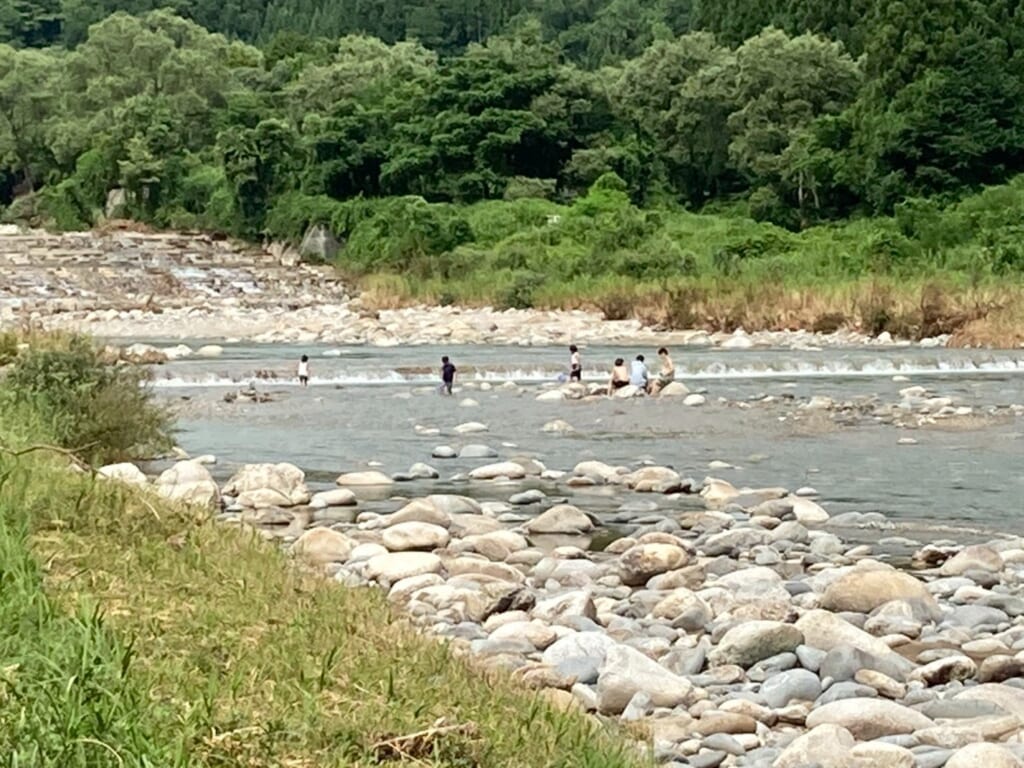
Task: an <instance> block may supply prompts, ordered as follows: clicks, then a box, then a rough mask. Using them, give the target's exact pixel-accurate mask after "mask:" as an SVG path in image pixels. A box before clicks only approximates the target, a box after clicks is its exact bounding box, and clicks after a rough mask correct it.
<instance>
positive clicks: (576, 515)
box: [523, 504, 594, 534]
mask: <svg viewBox="0 0 1024 768" xmlns="http://www.w3.org/2000/svg"><path fill="white" fill-rule="evenodd" d="M523 530H524V531H526V532H527V533H537V534H540V533H561V534H576V533H589V532H590V531H592V530H594V521H593V520H591V519H590V517H589V516H588V515H587V514H586V513H585V512H583V511H582V510H580V509H579V508H577V507H574V506H572V505H571V504H556V505H555V506H553V507H552V508H551V509H549V510H547V511H546V512H543V513H541V514H540V515H538V516H537V517H535V518H533V519H532V520H528V521H527V522H525V523H524V524H523Z"/></svg>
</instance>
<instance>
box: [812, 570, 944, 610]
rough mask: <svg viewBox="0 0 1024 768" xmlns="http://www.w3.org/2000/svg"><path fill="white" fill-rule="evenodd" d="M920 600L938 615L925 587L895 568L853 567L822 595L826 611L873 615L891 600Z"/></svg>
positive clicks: (936, 606)
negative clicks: (874, 611)
mask: <svg viewBox="0 0 1024 768" xmlns="http://www.w3.org/2000/svg"><path fill="white" fill-rule="evenodd" d="M914 599H917V600H921V601H923V602H924V603H925V604H927V605H928V606H929V608H931V609H932V610H933V611H934V613H935V614H939V606H938V603H936V602H935V598H934V597H932V595H931V593H930V592H929V591H928V589H927V587H925V585H924V584H923V583H922V582H920V581H918V580H917V579H915V578H914V577H913V576H911V575H909V574H907V573H903V572H902V571H897V570H896V569H895V568H888V567H885V568H882V569H875V568H872V569H866V568H854V569H852V570H850V571H849V572H847V573H846V574H844V575H843V576H840V577H839V578H838V579H836V580H835V581H834V582H832V584H830V585H829V587H828V588H827V589H826V590H825V593H824V594H823V595H822V596H821V607H822V608H824V609H825V610H827V611H854V612H856V613H870V612H871V611H873V610H874V609H875V608H878V607H879V606H880V605H884V604H885V603H888V602H890V601H892V600H914Z"/></svg>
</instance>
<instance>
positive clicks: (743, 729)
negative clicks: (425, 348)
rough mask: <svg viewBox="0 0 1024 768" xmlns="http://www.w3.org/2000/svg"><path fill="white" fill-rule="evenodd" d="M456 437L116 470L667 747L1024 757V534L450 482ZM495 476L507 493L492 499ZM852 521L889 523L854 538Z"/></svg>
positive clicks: (506, 483) (587, 478)
mask: <svg viewBox="0 0 1024 768" xmlns="http://www.w3.org/2000/svg"><path fill="white" fill-rule="evenodd" d="M454 432H455V433H456V434H461V435H479V434H480V430H479V427H477V426H475V425H473V424H472V423H467V424H465V425H460V426H459V427H456V428H455V430H454ZM449 455H451V454H450V453H449V452H447V451H445V450H443V449H442V448H438V449H435V451H434V458H432V459H427V461H428V462H430V463H426V462H418V463H416V464H415V465H413V466H412V467H410V469H409V470H408V471H407V472H400V473H395V474H394V475H390V474H387V473H384V472H382V471H381V469H373V468H368V469H362V470H356V471H347V472H342V473H341V474H340V475H338V476H337V477H336V479H335V481H334V483H333V485H334V488H333V489H329V490H323V491H318V492H316V491H314V490H313V489H312V488H311V487H310V485H309V484H307V482H306V477H305V473H304V472H303V471H302V470H301V469H299V468H298V467H296V466H294V465H292V464H289V463H281V462H278V463H274V464H250V465H246V466H244V467H242V468H241V469H240V470H239V471H237V472H235V473H234V474H233V475H232V476H231V477H230V478H229V479H228V480H227V481H226V482H224V483H222V484H217V483H214V482H213V481H212V478H211V476H210V474H209V471H208V466H209V465H204V464H202V463H199V462H200V461H201V462H209V461H212V460H215V459H214V458H213V457H206V458H203V459H200V460H199V461H190V460H185V461H181V462H179V463H177V464H175V465H173V466H171V467H170V468H169V469H167V470H166V471H164V472H163V473H162V474H160V476H159V477H158V478H157V479H156V480H155V485H150V483H151V482H153V481H152V480H150V479H148V478H146V477H145V476H144V475H141V474H140V473H138V471H137V470H134V469H132V468H129V467H124V466H122V467H119V468H113V467H112V468H108V469H105V470H101V471H102V472H104V473H107V474H109V475H110V476H111V477H112V478H116V479H118V480H120V481H122V482H129V483H133V484H138V485H139V486H140V487H144V488H146V487H148V488H152V489H153V490H154V491H155V492H157V493H158V494H161V495H164V496H167V497H171V498H180V499H185V498H188V499H191V500H192V501H194V502H197V503H202V504H204V505H212V507H213V508H214V509H217V510H221V511H220V512H219V514H218V517H217V519H218V520H219V521H220V523H221V524H222V525H224V526H226V527H227V528H228V529H229V530H230V529H241V530H246V529H249V528H253V529H255V530H257V531H259V532H260V534H261V535H262V536H263V537H264V538H267V539H269V540H273V541H276V542H278V543H279V544H280V545H281V547H282V549H283V550H284V551H286V552H288V553H289V554H290V555H292V556H293V557H294V558H296V560H298V561H302V562H305V563H307V564H308V565H310V566H312V567H315V568H318V569H322V570H323V571H324V572H325V573H326V574H328V575H329V576H331V577H332V578H333V579H334V580H335V581H337V582H338V583H339V584H340V585H341V588H340V590H339V591H345V590H351V589H356V590H359V589H362V588H363V587H367V586H369V587H372V588H376V589H379V590H381V591H382V592H383V593H386V594H387V598H388V602H389V604H390V605H391V606H392V607H393V609H394V610H396V611H398V612H399V613H400V614H401V615H404V616H406V617H408V618H409V620H410V621H411V622H412V623H413V624H415V625H416V626H417V627H419V628H420V630H421V631H422V632H424V633H426V634H430V635H436V636H439V637H442V638H444V639H446V641H447V642H448V644H449V647H450V648H452V650H453V652H454V653H455V654H457V655H459V656H462V657H465V658H468V659H472V660H473V663H474V665H480V666H482V667H483V668H485V669H492V670H496V671H500V673H502V674H510V675H511V676H512V678H513V679H515V680H517V681H518V682H519V684H520V685H522V686H525V687H527V688H532V689H537V690H540V691H543V692H544V695H545V696H546V697H548V698H549V699H550V700H552V701H556V702H558V703H559V704H560V705H561V706H564V707H566V708H568V709H570V710H575V711H580V712H588V713H591V716H593V717H597V718H599V719H601V720H605V721H607V722H614V721H619V722H622V723H624V724H628V725H629V726H630V727H631V728H632V729H634V732H636V733H642V734H644V737H645V739H644V740H645V741H646V742H647V743H648V745H649V747H648V749H649V750H650V754H651V755H652V756H653V757H654V759H655V760H656V761H657V762H659V763H662V764H667V765H671V766H679V767H680V768H681V767H682V766H703V767H704V768H707V767H708V766H719V765H721V766H764V767H765V768H767V767H768V766H772V768H799V767H802V766H807V765H811V764H819V765H826V766H837V767H839V766H841V767H842V768H860V766H865V767H866V766H874V765H886V766H907V768H910V767H911V766H943V765H945V766H947V767H948V768H954V767H957V766H959V767H960V768H966V767H968V766H978V765H981V763H979V762H977V761H978V760H979V759H980V758H979V756H983V757H984V758H985V759H986V760H989V761H991V760H994V759H1000V760H1003V761H1004V763H1002V764H1005V765H1008V766H1009V765H1020V764H1021V761H1022V759H1024V743H1022V742H1021V739H1020V735H1021V733H1024V693H1022V688H1021V687H1019V684H1020V683H1021V682H1022V678H1024V654H1022V651H1021V645H1022V644H1024V640H1022V639H1021V619H1020V617H1021V616H1024V589H1022V587H1021V579H1020V576H1021V573H1022V567H1024V539H1022V538H1021V537H1019V536H1012V535H1000V536H997V537H995V538H984V537H982V538H981V539H980V540H979V541H978V543H977V544H972V545H971V546H964V545H963V544H962V543H958V542H953V541H947V540H943V539H941V538H937V539H935V540H933V541H922V540H920V539H918V540H911V539H908V538H906V537H901V536H899V535H898V534H895V533H888V532H887V530H888V529H889V528H890V525H891V524H890V523H889V521H888V520H887V519H886V517H885V515H884V514H878V513H871V514H865V513H848V514H844V515H831V514H830V513H829V511H828V506H829V501H828V499H826V498H823V497H821V496H820V495H819V493H818V492H817V491H816V490H815V489H814V488H812V487H810V486H805V487H802V488H787V487H784V486H771V487H744V486H742V485H734V484H733V483H731V482H728V481H726V480H724V479H722V478H721V476H720V475H718V476H714V477H707V478H704V479H703V480H695V479H691V478H687V477H684V476H682V475H680V474H679V473H678V472H676V471H675V470H673V469H672V468H670V467H667V466H657V465H652V464H645V463H644V462H636V463H634V464H633V465H630V466H616V465H613V464H608V463H605V462H602V461H600V460H598V459H589V460H586V461H581V462H578V463H576V464H575V466H569V467H562V466H546V465H545V464H544V463H543V462H541V461H539V460H538V459H536V458H534V457H532V456H531V455H530V453H529V451H524V450H523V449H521V448H520V449H518V453H517V452H516V451H515V450H513V451H512V453H510V454H508V455H507V456H500V457H499V456H496V455H493V454H489V453H485V452H481V453H478V454H476V455H478V456H479V457H480V458H479V459H478V460H477V461H476V462H475V466H474V468H473V469H472V470H471V471H469V472H468V473H467V474H466V475H464V476H462V477H461V479H456V482H459V483H461V488H462V490H461V491H458V490H456V491H453V490H451V489H450V485H449V483H450V482H451V480H448V479H442V468H443V465H444V463H445V461H446V460H447V459H446V456H449ZM718 469H719V471H721V470H722V469H725V467H724V466H722V465H721V464H720V465H719V466H718ZM538 481H539V482H540V483H541V485H540V486H538V485H536V483H537V482H538ZM406 488H409V489H413V488H415V489H416V491H415V492H412V493H410V492H408V491H406V490H405V489H406ZM432 488H433V489H434V490H432ZM483 488H486V489H488V490H487V492H488V493H489V494H490V495H492V496H497V497H498V498H501V499H504V500H503V501H499V500H493V501H482V500H480V496H479V494H480V489H483ZM609 493H613V494H615V495H616V496H618V497H620V498H622V499H623V504H622V507H621V508H620V513H619V514H618V515H617V516H616V518H615V520H616V523H615V535H614V536H611V537H609V536H608V531H607V529H606V528H605V527H604V523H603V521H599V520H598V518H597V517H596V516H595V515H594V514H592V513H590V512H589V511H588V502H587V499H588V498H590V497H597V496H600V495H602V494H609ZM855 529H875V530H877V531H879V533H878V534H877V535H876V536H875V538H874V540H873V541H872V542H870V543H856V544H853V543H851V542H850V541H849V539H848V538H847V537H846V535H845V534H844V530H855ZM907 565H912V568H911V569H910V570H907ZM521 764H528V765H530V764H533V763H531V762H529V761H528V760H525V759H524V760H523V761H522V763H521Z"/></svg>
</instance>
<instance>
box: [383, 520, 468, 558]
mask: <svg viewBox="0 0 1024 768" xmlns="http://www.w3.org/2000/svg"><path fill="white" fill-rule="evenodd" d="M450 538H451V537H450V536H449V534H448V531H447V530H445V529H444V528H442V527H441V526H439V525H433V524H431V523H420V522H406V523H398V524H397V525H392V526H390V527H388V528H385V529H384V533H383V534H382V536H381V543H382V544H383V545H384V546H385V547H387V548H388V550H390V551H391V552H402V551H405V550H411V549H437V548H439V547H443V546H445V545H446V544H447V543H448V541H449V539H450Z"/></svg>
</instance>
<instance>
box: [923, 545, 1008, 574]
mask: <svg viewBox="0 0 1024 768" xmlns="http://www.w3.org/2000/svg"><path fill="white" fill-rule="evenodd" d="M1002 569H1003V558H1002V557H1000V556H999V553H998V552H996V551H995V550H994V549H992V547H987V546H984V545H972V546H968V547H964V548H963V549H962V550H960V551H959V552H958V553H957V554H955V555H953V557H951V558H950V559H949V560H947V561H946V562H944V563H943V564H942V567H940V568H939V573H941V574H942V575H943V576H962V575H964V574H965V573H967V572H968V571H993V572H995V573H998V572H999V571H1001V570H1002Z"/></svg>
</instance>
